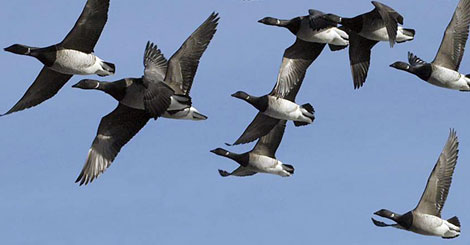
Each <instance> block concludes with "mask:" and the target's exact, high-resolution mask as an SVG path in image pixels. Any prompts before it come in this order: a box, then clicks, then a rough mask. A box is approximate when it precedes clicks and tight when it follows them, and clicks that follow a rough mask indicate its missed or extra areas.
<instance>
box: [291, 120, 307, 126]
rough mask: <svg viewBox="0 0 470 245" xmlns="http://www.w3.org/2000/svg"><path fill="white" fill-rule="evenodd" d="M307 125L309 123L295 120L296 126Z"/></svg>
mask: <svg viewBox="0 0 470 245" xmlns="http://www.w3.org/2000/svg"><path fill="white" fill-rule="evenodd" d="M305 125H309V123H306V122H300V121H294V126H296V127H301V126H305Z"/></svg>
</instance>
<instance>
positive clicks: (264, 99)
mask: <svg viewBox="0 0 470 245" xmlns="http://www.w3.org/2000/svg"><path fill="white" fill-rule="evenodd" d="M268 106H269V102H268V96H267V95H265V96H261V97H259V98H258V100H257V101H256V109H258V110H259V111H261V112H264V111H266V109H268Z"/></svg>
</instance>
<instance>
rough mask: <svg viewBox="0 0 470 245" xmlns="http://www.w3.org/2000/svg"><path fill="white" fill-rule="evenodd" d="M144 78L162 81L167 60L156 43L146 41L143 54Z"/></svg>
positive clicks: (151, 80)
mask: <svg viewBox="0 0 470 245" xmlns="http://www.w3.org/2000/svg"><path fill="white" fill-rule="evenodd" d="M144 67H145V69H144V79H145V80H146V81H149V82H162V81H163V80H165V74H166V71H167V67H168V61H167V60H166V58H165V56H164V55H163V54H162V52H161V51H160V49H158V48H157V45H155V44H153V43H151V42H147V45H146V46H145V54H144Z"/></svg>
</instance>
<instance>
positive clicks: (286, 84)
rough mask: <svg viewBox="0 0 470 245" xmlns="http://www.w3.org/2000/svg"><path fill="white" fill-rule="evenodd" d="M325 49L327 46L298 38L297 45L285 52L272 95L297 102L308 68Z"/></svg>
mask: <svg viewBox="0 0 470 245" xmlns="http://www.w3.org/2000/svg"><path fill="white" fill-rule="evenodd" d="M324 47H325V44H322V43H310V42H305V41H302V40H301V39H299V38H297V40H295V43H294V44H293V45H291V46H290V47H289V48H287V49H286V50H285V51H284V56H283V58H282V63H281V68H280V69H279V74H278V77H277V82H276V85H275V86H274V88H273V90H272V91H271V93H270V95H273V96H276V97H279V98H284V99H287V100H290V101H295V97H296V95H297V92H298V91H299V89H300V86H301V85H302V81H303V80H304V77H305V73H306V72H307V68H308V67H309V66H310V64H312V62H313V61H314V60H315V59H316V58H317V57H318V56H319V55H320V53H321V51H322V50H323V48H324Z"/></svg>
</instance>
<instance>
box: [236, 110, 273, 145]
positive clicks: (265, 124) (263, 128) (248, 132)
mask: <svg viewBox="0 0 470 245" xmlns="http://www.w3.org/2000/svg"><path fill="white" fill-rule="evenodd" d="M278 122H279V119H276V118H272V117H270V116H267V115H265V114H263V113H261V112H258V114H256V117H255V119H253V121H252V122H251V123H250V125H248V127H247V128H246V129H245V131H244V132H243V134H242V135H241V136H240V138H238V139H237V141H235V143H233V145H239V144H246V143H250V142H252V141H255V140H256V139H258V138H260V137H262V136H264V135H266V134H268V133H269V132H270V131H271V129H273V128H274V127H275V126H276V124H278Z"/></svg>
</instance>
